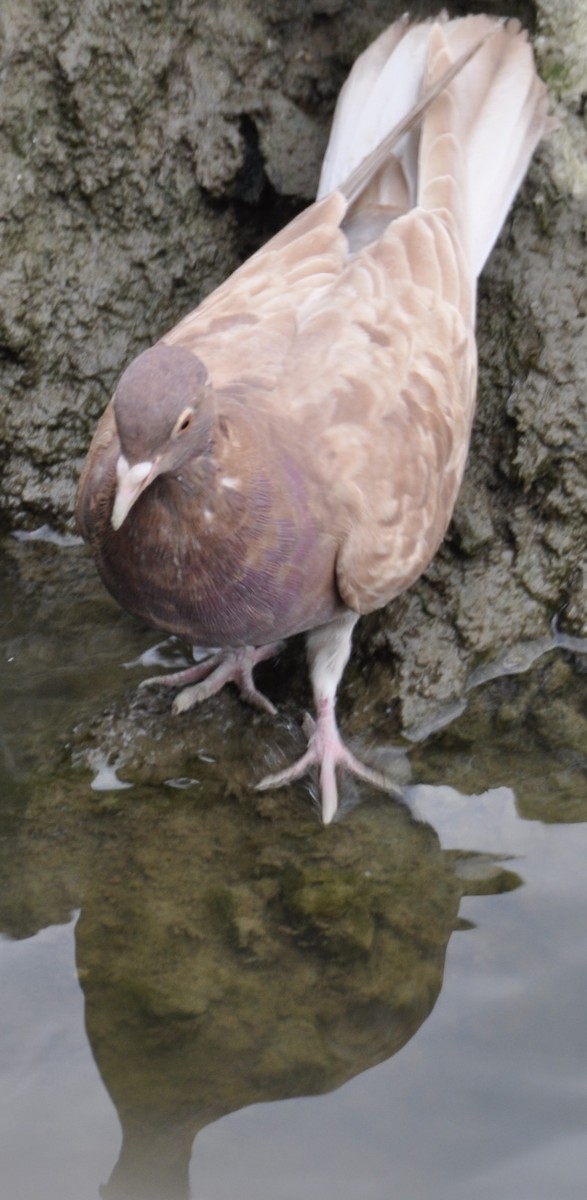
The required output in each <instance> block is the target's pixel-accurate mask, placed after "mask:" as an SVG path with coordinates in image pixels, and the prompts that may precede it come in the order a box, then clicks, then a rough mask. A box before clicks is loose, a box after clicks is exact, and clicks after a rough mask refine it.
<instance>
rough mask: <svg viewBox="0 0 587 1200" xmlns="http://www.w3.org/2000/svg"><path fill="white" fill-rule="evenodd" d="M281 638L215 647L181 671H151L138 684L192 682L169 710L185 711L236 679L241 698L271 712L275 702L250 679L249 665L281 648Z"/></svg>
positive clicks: (251, 673)
mask: <svg viewBox="0 0 587 1200" xmlns="http://www.w3.org/2000/svg"><path fill="white" fill-rule="evenodd" d="M282 647H283V643H282V642H274V643H272V644H271V645H270V646H241V647H239V648H238V649H237V650H219V651H218V652H217V653H216V654H211V655H210V658H207V659H205V660H204V662H201V663H197V664H196V665H195V666H193V667H187V669H186V670H185V671H174V672H173V674H171V675H153V676H152V677H151V678H150V679H143V682H142V683H141V684H139V687H141V688H144V687H151V686H152V685H153V684H159V683H161V684H163V686H164V687H181V686H182V685H183V684H186V683H189V684H191V685H193V686H191V687H184V688H183V690H182V691H181V692H180V693H179V695H178V696H176V697H175V700H174V701H173V705H172V712H173V713H174V714H175V716H177V715H178V713H183V712H187V710H188V709H189V708H193V706H194V704H201V703H202V701H203V700H208V699H209V698H210V696H214V695H215V694H216V692H219V691H220V690H221V688H223V687H224V685H225V683H236V685H237V687H238V689H239V691H240V694H241V696H242V698H243V700H246V701H248V703H249V704H252V705H253V707H254V708H260V709H262V711H263V712H267V713H270V714H271V715H272V716H274V715H275V712H276V709H275V706H274V705H273V704H272V703H271V701H270V700H268V699H267V697H266V696H264V695H263V693H262V692H260V691H259V690H258V689H257V687H256V686H255V683H254V680H253V668H254V667H256V665H257V663H260V662H264V661H265V659H266V658H272V657H273V655H274V654H278V653H279V651H280V650H281V649H282Z"/></svg>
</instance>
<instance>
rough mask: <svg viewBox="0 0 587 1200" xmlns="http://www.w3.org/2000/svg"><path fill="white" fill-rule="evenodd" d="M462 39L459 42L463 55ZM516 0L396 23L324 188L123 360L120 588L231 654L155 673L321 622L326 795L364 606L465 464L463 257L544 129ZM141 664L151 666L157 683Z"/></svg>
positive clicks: (110, 556)
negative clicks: (476, 12) (340, 700)
mask: <svg viewBox="0 0 587 1200" xmlns="http://www.w3.org/2000/svg"><path fill="white" fill-rule="evenodd" d="M469 60H471V61H469ZM547 123H548V121H547V118H546V103H545V91H544V87H543V85H542V84H541V82H540V81H539V79H538V78H537V76H536V73H535V69H534V64H533V59H532V53H531V50H530V48H529V46H528V43H527V41H526V36H525V33H524V32H523V31H522V30H521V29H520V27H519V25H518V24H517V22H513V21H510V22H507V23H502V22H499V21H495V20H494V19H493V18H488V17H469V18H464V19H462V20H456V21H450V22H449V21H447V20H446V19H445V18H444V17H442V18H439V20H438V21H437V22H435V23H425V24H421V25H415V26H414V25H410V24H409V23H408V22H407V21H406V20H403V21H400V22H397V23H396V24H395V25H394V26H392V27H391V28H390V29H389V30H387V31H386V32H385V33H384V34H383V35H382V36H381V38H379V39H378V41H377V42H375V43H374V45H373V46H371V47H370V48H369V50H368V51H366V53H365V54H364V55H363V56H362V57H361V58H360V59H359V60H358V62H357V63H356V64H355V67H354V68H353V72H352V73H351V76H350V77H349V80H348V81H347V84H346V85H345V88H344V89H343V92H342V93H341V97H340V100H339V105H338V108H337V114H336V116H335V121H334V125H333V130H332V135H331V140H330V143H329V148H328V151H327V155H326V158H325V163H324V168H323V175H322V181H321V188H320V193H319V195H320V198H319V199H318V200H317V202H316V203H315V204H314V205H312V206H311V207H310V208H309V209H307V210H306V211H305V212H304V213H302V215H301V216H300V217H298V218H297V219H296V220H295V221H293V222H292V223H291V224H290V225H288V226H287V228H286V229H284V230H283V231H282V232H281V233H280V234H278V235H277V237H275V238H273V239H272V241H271V242H269V243H268V244H267V246H265V247H264V248H263V249H262V250H260V251H259V252H258V253H257V254H255V255H254V256H253V257H252V258H251V259H250V260H249V261H248V262H247V263H245V265H244V266H243V267H241V268H240V270H238V271H237V272H236V273H235V274H234V275H233V276H232V277H231V278H230V279H229V280H227V282H226V283H224V284H223V285H222V286H221V287H220V288H218V289H217V291H216V292H214V293H213V294H212V295H211V296H209V297H208V299H207V300H205V301H204V302H203V303H202V304H201V305H200V306H199V307H198V308H197V309H196V310H195V311H194V312H193V313H190V314H189V316H187V317H186V318H185V319H184V320H183V321H181V322H180V324H179V325H177V326H176V327H175V328H174V329H172V330H171V332H170V333H168V334H166V335H165V336H164V337H163V338H162V339H161V341H160V342H158V343H157V345H156V346H154V347H153V348H152V349H150V350H147V351H146V352H145V353H144V354H142V355H140V356H139V358H138V359H136V360H135V362H134V363H132V364H131V366H130V367H129V368H128V369H127V370H126V371H125V373H124V374H123V376H122V378H121V380H120V382H119V384H118V387H117V389H116V392H115V395H114V398H113V400H112V401H111V403H110V405H109V406H108V408H107V409H106V412H105V413H104V416H103V417H102V419H101V421H100V423H99V425H98V428H97V430H96V433H95V436H94V439H93V441H92V444H91V446H90V450H89V453H88V458H87V462H86V465H85V468H84V472H83V474H82V478H81V480H80V485H79V491H78V500H77V520H78V524H79V527H80V529H81V531H82V533H83V535H84V537H85V538H86V540H87V541H88V542H89V544H90V546H91V548H92V551H93V553H94V555H95V558H96V562H97V565H98V569H99V571H100V574H101V575H102V578H103V580H104V582H105V584H106V586H107V587H108V588H109V590H110V591H111V592H112V594H113V595H114V596H115V597H116V599H117V600H118V601H119V602H120V604H121V605H123V606H124V607H125V608H128V609H129V610H130V611H131V612H133V613H136V614H137V615H138V616H140V617H142V618H143V619H145V620H146V621H148V622H150V623H151V624H153V625H155V626H157V627H158V628H161V629H164V630H167V631H169V632H172V633H177V634H181V635H182V636H184V637H186V638H188V639H189V640H190V641H192V642H194V643H198V644H200V645H208V646H221V647H223V648H224V653H223V654H220V655H216V656H214V657H213V658H212V659H211V660H210V661H209V662H208V664H207V665H206V666H204V667H202V666H201V665H200V666H198V667H196V668H193V669H190V670H189V671H187V672H183V673H179V674H178V675H177V676H165V677H163V682H168V683H171V684H173V685H179V684H182V683H189V684H190V685H191V686H189V687H187V688H185V689H184V691H182V692H181V693H180V694H179V696H178V697H177V698H176V701H175V705H174V709H175V711H183V710H185V709H186V708H188V707H190V706H191V704H193V703H195V702H196V701H198V700H201V699H204V698H206V697H207V696H208V695H210V694H212V692H213V691H215V690H217V689H218V688H219V687H220V686H222V684H223V683H224V682H226V681H227V680H228V679H233V680H236V681H237V682H238V683H239V684H240V686H241V690H242V691H243V693H244V694H245V696H247V698H248V699H250V700H252V702H253V703H257V704H260V705H262V706H264V707H266V708H269V709H271V705H269V703H268V701H266V700H265V698H264V697H262V696H261V695H260V694H259V693H258V692H257V690H256V688H255V685H254V683H253V680H252V668H253V666H254V665H255V663H256V662H257V661H259V660H260V659H262V658H264V657H268V656H269V655H270V654H271V653H274V651H275V648H276V647H275V643H277V642H279V641H280V640H281V639H283V638H287V637H289V636H290V635H291V634H294V633H299V632H304V631H308V639H307V644H308V657H309V663H310V670H311V674H312V681H313V687H314V693H315V700H316V708H317V722H316V723H315V724H314V723H313V722H312V723H310V725H309V727H308V735H309V743H308V750H307V752H306V754H305V755H304V756H303V757H302V759H300V760H299V762H298V763H296V764H294V766H293V767H292V768H290V769H289V770H288V771H285V772H281V773H280V774H278V775H276V776H272V777H270V778H269V779H267V780H265V781H264V782H263V785H262V786H271V785H273V786H277V785H279V784H281V783H285V782H288V781H289V780H290V779H293V778H297V777H298V776H299V775H301V774H303V773H304V772H305V771H306V770H307V769H308V768H309V767H310V766H311V765H312V764H313V763H318V764H319V765H320V774H321V792H322V804H323V817H324V820H325V821H329V820H331V819H332V817H333V815H334V813H335V811H336V805H337V792H336V777H335V769H336V766H337V764H338V765H341V766H343V767H346V768H347V769H348V770H351V771H353V772H355V773H356V774H357V775H359V776H360V777H361V778H366V779H370V780H371V781H372V782H375V783H377V784H378V785H380V786H386V785H387V781H386V780H385V779H384V778H383V777H382V776H380V775H379V774H378V773H376V772H373V771H371V770H370V769H369V768H368V767H364V766H363V765H362V764H361V763H358V762H357V761H356V760H355V759H354V758H353V756H352V755H350V753H349V751H348V750H347V749H346V747H344V745H343V744H342V742H341V740H340V737H339V735H338V730H337V728H336V721H335V716H334V704H335V697H336V688H337V685H338V682H339V679H340V676H341V674H342V671H343V670H344V666H345V663H346V661H347V658H348V654H349V651H350V638H351V633H352V628H353V626H354V624H355V622H356V620H357V619H358V617H359V615H361V614H362V613H367V612H371V611H373V610H374V609H377V608H379V607H381V606H382V605H384V604H386V603H387V602H388V601H389V600H391V599H392V598H393V597H394V596H396V595H397V594H398V593H399V592H401V591H402V590H403V589H404V588H406V587H408V586H409V585H410V584H411V583H412V582H413V581H414V580H415V579H417V578H418V576H419V575H420V574H421V573H422V571H423V570H424V569H425V568H426V566H427V565H428V563H429V562H430V560H431V558H432V557H433V555H434V554H435V552H436V550H437V548H438V546H439V544H440V542H441V540H442V538H443V536H444V533H445V531H446V527H447V524H448V521H449V519H450V516H451V513H452V509H453V506H454V502H455V499H456V495H457V492H458V488H459V484H460V481H461V478H462V474H463V470H464V465H465V460H466V455H467V449H468V444H469V434H470V428H471V421H472V417H473V410H474V402H475V387H476V349H475V338H474V311H475V280H476V277H477V275H478V274H479V271H480V270H481V268H482V266H483V263H484V261H485V259H486V257H487V255H488V253H489V251H490V249H491V246H492V245H493V242H494V240H495V238H496V237H497V234H498V232H499V229H500V226H501V224H502V222H503V220H504V218H505V215H506V213H507V210H508V208H509V205H510V203H511V200H512V197H513V195H514V194H515V191H516V189H517V187H518V186H519V183H520V181H521V179H522V178H523V175H524V173H525V171H526V169H527V166H528V163H529V160H530V158H531V155H532V153H533V150H534V148H535V146H536V143H537V142H538V140H539V138H540V136H541V135H542V133H543V131H544V129H545V127H546V126H547ZM149 682H150V681H149Z"/></svg>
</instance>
